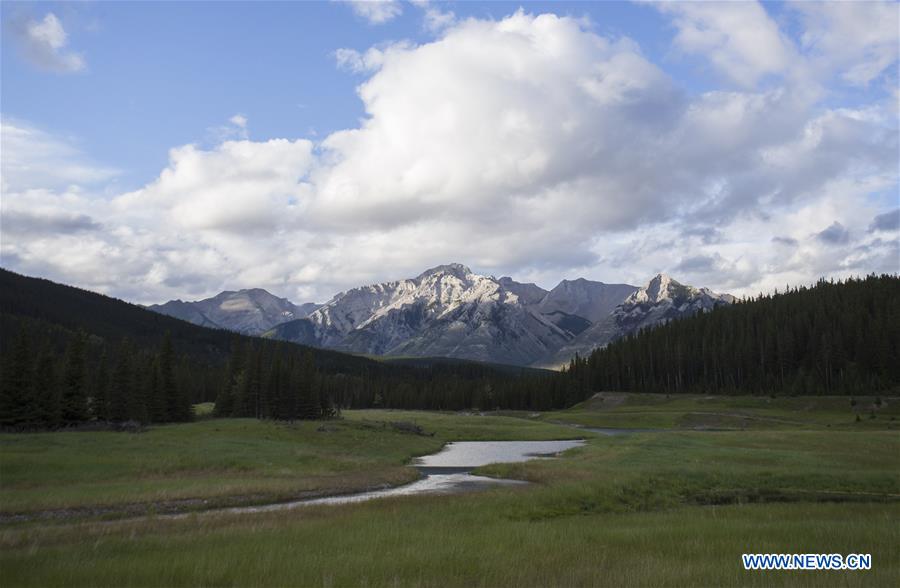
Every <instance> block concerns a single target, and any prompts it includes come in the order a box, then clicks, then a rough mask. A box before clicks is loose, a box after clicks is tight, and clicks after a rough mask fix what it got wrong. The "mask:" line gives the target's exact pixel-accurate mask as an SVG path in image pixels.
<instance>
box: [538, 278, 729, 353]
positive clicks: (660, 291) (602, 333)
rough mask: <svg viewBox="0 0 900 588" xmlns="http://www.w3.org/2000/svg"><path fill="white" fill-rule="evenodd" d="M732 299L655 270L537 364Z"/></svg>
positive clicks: (587, 349) (581, 350)
mask: <svg viewBox="0 0 900 588" xmlns="http://www.w3.org/2000/svg"><path fill="white" fill-rule="evenodd" d="M734 300H735V298H734V296H731V295H730V294H716V293H715V292H713V291H711V290H709V289H708V288H695V287H693V286H685V285H683V284H681V283H679V282H677V281H675V280H673V279H672V278H671V277H669V276H668V275H666V274H658V275H657V276H655V277H654V278H653V279H652V280H650V282H648V283H647V285H646V286H644V287H643V288H638V289H636V290H635V291H634V292H632V293H631V294H629V295H628V297H627V298H625V300H624V301H622V303H621V304H618V305H617V306H616V307H615V308H614V309H613V310H612V312H610V313H608V314H607V315H606V316H604V317H602V318H600V319H599V320H597V321H596V322H594V323H593V324H592V325H591V326H590V327H589V328H587V329H585V330H584V331H583V332H581V333H580V334H579V335H578V336H577V337H575V338H574V339H573V340H572V341H571V342H570V343H568V344H566V345H564V346H563V347H561V348H560V349H559V350H558V351H557V352H556V353H554V354H551V355H550V356H548V357H547V358H545V360H544V361H541V362H538V364H539V365H542V366H559V365H563V364H565V363H566V362H568V361H569V360H570V359H572V357H574V356H575V354H576V353H577V354H579V355H581V356H582V357H583V356H585V355H587V354H588V353H590V352H591V351H593V350H594V349H596V348H597V347H603V346H604V345H606V344H608V343H610V342H611V341H614V340H615V339H618V338H619V337H623V336H626V335H629V334H631V333H635V332H637V331H639V330H641V329H643V328H646V327H651V326H654V325H658V324H662V323H666V322H668V321H670V320H672V319H675V318H680V317H683V316H690V315H692V314H696V313H698V312H701V311H707V310H710V309H712V308H715V307H716V306H717V305H720V304H731V303H733V302H734Z"/></svg>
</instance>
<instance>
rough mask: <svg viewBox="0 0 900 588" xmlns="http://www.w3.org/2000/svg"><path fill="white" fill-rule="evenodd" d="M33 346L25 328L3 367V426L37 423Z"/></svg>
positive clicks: (0, 395) (0, 409)
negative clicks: (32, 383)
mask: <svg viewBox="0 0 900 588" xmlns="http://www.w3.org/2000/svg"><path fill="white" fill-rule="evenodd" d="M31 362H32V357H31V345H30V342H29V340H28V334H27V333H26V332H25V329H24V328H21V329H20V330H19V334H18V336H17V337H16V341H15V343H14V344H13V349H12V353H10V354H9V355H8V356H7V361H6V362H4V366H3V391H2V393H0V424H2V425H6V426H30V425H32V424H34V423H35V421H36V420H37V415H36V414H35V413H36V406H35V403H34V396H33V394H32V390H31V381H32V378H33V377H34V368H33V366H32V363H31Z"/></svg>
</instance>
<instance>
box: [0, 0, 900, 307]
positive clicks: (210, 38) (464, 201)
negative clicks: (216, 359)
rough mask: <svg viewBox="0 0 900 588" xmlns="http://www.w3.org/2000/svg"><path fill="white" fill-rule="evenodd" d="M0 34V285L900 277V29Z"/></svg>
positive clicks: (741, 8)
mask: <svg viewBox="0 0 900 588" xmlns="http://www.w3.org/2000/svg"><path fill="white" fill-rule="evenodd" d="M0 11H2V14H0V16H2V26H3V32H4V34H3V39H2V62H0V67H2V70H0V73H2V80H0V81H2V85H0V98H2V103H0V116H2V119H3V122H4V134H3V165H4V170H3V173H4V183H3V213H4V214H3V218H2V220H3V225H2V229H3V232H2V247H0V260H2V265H3V266H4V267H9V268H11V269H15V270H18V271H23V272H25V273H31V274H38V275H45V276H47V277H51V278H53V279H58V280H62V281H66V282H69V283H76V284H78V285H82V286H85V287H90V288H93V289H97V290H101V291H104V292H109V293H113V294H117V295H120V296H123V297H126V298H129V299H134V300H139V301H142V302H155V301H159V300H162V299H165V298H170V297H182V298H193V297H199V296H203V295H208V294H212V293H215V292H216V291H218V290H220V289H223V288H236V287H256V286H259V287H266V288H268V289H270V290H272V291H275V292H276V293H278V294H281V295H285V296H288V297H290V298H291V299H293V300H295V301H298V302H301V301H304V300H308V299H315V300H320V301H321V300H323V299H325V298H327V297H328V296H329V295H330V294H331V293H334V292H335V291H337V290H339V289H343V288H346V287H350V286H354V285H358V284H359V283H362V282H368V281H376V280H382V279H388V278H400V277H404V276H407V275H415V274H416V273H418V271H419V270H421V269H423V268H424V267H425V266H428V265H436V264H439V263H446V262H450V261H459V262H463V263H466V264H468V265H470V266H472V267H473V268H474V269H476V270H477V271H483V272H485V273H493V274H496V275H501V274H511V275H513V276H515V277H517V278H519V279H522V280H533V281H535V282H537V283H539V284H540V285H542V286H544V287H552V286H553V285H554V284H555V283H556V282H557V281H558V280H559V279H561V278H564V277H568V278H573V277H577V276H584V277H588V278H592V279H599V280H605V281H617V282H621V281H628V282H633V283H642V282H644V281H646V280H647V279H649V277H650V276H651V275H653V274H654V273H656V272H658V271H666V272H669V273H672V274H673V275H675V276H676V278H679V279H682V280H683V281H685V282H692V283H696V284H697V285H705V286H711V287H715V288H718V289H721V290H728V291H732V292H735V293H750V292H754V291H759V290H766V289H771V288H773V287H775V286H781V285H783V284H784V283H786V282H790V283H802V282H809V281H812V280H814V279H816V278H817V277H819V276H820V275H849V274H854V273H865V272H867V271H896V270H897V269H900V268H898V265H900V264H898V250H897V243H898V241H897V231H896V229H895V228H894V225H893V224H892V223H893V221H892V219H893V218H894V216H896V214H897V213H896V212H895V211H896V209H897V207H898V202H897V176H898V169H897V159H898V153H897V150H898V147H897V145H898V141H897V134H898V133H897V126H898V125H897V100H898V89H897V88H898V81H897V46H898V43H900V41H898V38H897V37H898V34H897V31H896V26H894V25H895V24H896V21H897V16H898V14H897V11H898V5H897V4H896V3H862V4H856V5H849V4H847V5H845V3H828V4H817V3H809V2H807V3H800V4H794V3H788V4H783V3H765V4H757V3H755V2H745V3H737V4H735V3H730V4H728V3H726V4H717V3H692V4H688V3H678V4H658V3H650V2H640V3H632V2H529V3H521V2H511V3H510V2H490V3H481V2H414V3H409V2H386V3H380V4H377V5H376V4H373V3H366V2H363V3H358V2H357V3H354V2H268V3H267V2H259V3H241V2H221V3H213V2H190V3H189V2H171V3H162V2H145V3H138V2H92V3H74V2H65V3H53V2H50V3H41V2H37V3H16V2H4V3H3V4H2V5H0ZM892 19H893V20H892ZM473 48H474V49H473ZM470 50H472V51H473V52H474V53H473V54H469V53H468V52H469V51H470ZM550 54H552V55H550ZM367 109H368V111H369V115H368V116H367V115H366V110H367ZM448 117H449V118H448ZM448 120H453V121H455V122H453V123H452V124H449V126H448V123H447V121H448ZM576 122H577V125H576V126H574V127H573V126H572V125H574V124H575V123H576ZM504 211H506V212H504ZM884 215H887V216H884ZM798 219H802V220H798ZM879 219H880V220H879ZM834 223H837V225H838V228H837V229H835V227H834ZM873 227H875V228H873ZM845 234H846V236H847V238H846V240H843V241H842V240H838V241H837V242H835V241H834V240H829V239H830V237H829V238H826V237H824V236H820V235H826V236H832V235H839V236H842V235H845ZM789 244H790V245H789ZM785 248H788V249H785ZM60 251H64V252H66V254H65V255H63V254H61V253H60ZM273 252H277V254H276V255H274V257H277V258H278V259H277V260H275V259H273Z"/></svg>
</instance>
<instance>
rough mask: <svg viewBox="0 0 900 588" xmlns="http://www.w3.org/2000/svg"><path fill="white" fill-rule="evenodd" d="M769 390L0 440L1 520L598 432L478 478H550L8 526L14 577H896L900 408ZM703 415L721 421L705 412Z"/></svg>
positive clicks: (276, 581)
mask: <svg viewBox="0 0 900 588" xmlns="http://www.w3.org/2000/svg"><path fill="white" fill-rule="evenodd" d="M610 398H611V397H610ZM752 400H753V399H746V398H734V399H730V401H731V402H729V399H723V400H717V401H716V402H713V401H710V400H708V399H704V398H688V399H678V400H674V401H671V399H665V398H664V397H663V398H655V399H653V398H645V397H634V395H624V396H622V395H619V396H617V397H616V400H615V401H612V400H609V399H606V398H605V399H604V400H602V401H598V399H597V398H595V399H593V400H592V401H589V402H588V403H584V404H583V405H580V406H578V407H575V408H574V409H572V410H570V411H562V412H557V413H546V414H542V415H535V414H523V415H521V417H522V418H514V417H511V416H480V415H462V414H449V413H422V412H409V411H353V412H348V413H346V414H345V415H344V419H342V420H341V421H333V422H328V423H299V424H296V425H284V424H273V423H258V422H255V421H250V420H209V421H202V422H197V423H192V424H188V425H172V426H166V427H158V428H153V429H150V430H148V431H147V432H144V433H139V434H130V433H86V432H85V433H49V434H35V435H17V436H16V435H2V436H0V474H2V484H0V490H2V497H3V500H2V509H3V512H4V513H12V512H29V511H30V512H35V511H36V510H40V509H45V508H55V507H58V506H59V505H68V506H69V507H87V506H95V505H98V504H125V503H135V502H146V501H155V500H160V496H181V497H185V498H187V497H191V498H198V497H206V498H209V499H210V500H213V501H215V500H222V497H227V496H232V497H234V496H239V497H243V499H246V497H247V495H248V489H254V490H252V491H251V493H252V492H258V493H259V494H258V496H257V497H256V499H257V500H260V501H262V500H261V498H262V497H268V498H271V497H273V496H279V495H288V494H293V495H297V494H302V493H304V492H330V491H331V489H334V488H338V489H346V488H350V487H351V486H353V485H354V484H358V485H359V486H360V487H361V486H368V485H372V484H379V483H399V482H400V481H404V480H406V479H411V478H409V477H404V476H414V474H413V473H412V472H410V469H409V468H408V467H405V466H404V464H405V463H407V462H408V460H409V459H410V458H411V457H412V456H414V455H421V454H426V453H431V452H433V451H436V450H437V449H439V448H440V446H441V445H442V444H443V443H444V442H445V441H448V440H464V439H466V440H487V439H496V440H511V439H523V440H524V439H534V440H537V439H559V438H572V437H584V438H586V439H587V443H586V445H585V446H583V447H580V448H577V449H574V450H571V451H569V452H567V453H566V454H565V455H564V456H563V457H562V458H560V459H555V460H539V461H532V462H528V463H524V464H507V465H492V466H487V467H484V468H481V469H480V470H479V471H478V472H479V473H482V474H485V475H492V476H503V477H512V478H518V479H524V480H528V481H531V482H533V484H531V485H528V486H522V487H514V488H512V487H504V488H497V489H493V490H489V491H486V492H482V493H476V494H466V495H460V496H427V497H423V496H418V497H416V496H411V497H397V498H391V499H385V500H380V501H373V502H368V503H361V504H354V505H341V506H315V507H304V508H300V509H295V510H291V511H283V512H271V513H259V514H225V513H205V514H204V513H196V514H191V515H189V516H188V517H187V518H182V519H168V518H164V517H153V516H151V517H149V518H143V519H130V520H129V519H123V520H112V521H110V520H100V519H99V518H97V517H94V518H91V517H86V516H80V517H76V518H73V519H71V520H69V519H59V518H57V519H50V520H37V521H31V522H7V523H5V524H3V525H0V582H2V584H3V586H81V585H93V586H158V585H165V586H193V585H211V586H360V585H362V586H504V585H505V586H511V585H516V586H531V585H541V586H574V585H579V586H605V585H652V586H657V585H706V586H711V585H715V586H771V585H791V586H795V585H799V586H857V585H858V586H894V585H897V583H898V580H900V558H898V557H897V553H898V551H897V548H898V546H900V525H898V524H897V521H898V519H900V434H898V432H897V431H896V430H894V429H893V425H892V423H894V422H895V421H892V420H891V419H890V416H891V415H892V414H895V413H893V412H892V411H894V410H895V408H896V407H897V406H898V405H900V399H897V398H885V399H883V401H882V403H881V406H880V408H879V412H878V413H877V416H876V418H875V419H868V420H861V421H860V422H859V423H857V421H856V419H855V414H853V413H851V412H850V410H849V409H850V406H849V404H848V402H849V400H848V399H846V398H841V399H829V398H820V399H814V401H815V402H817V403H818V404H811V402H813V400H811V399H808V398H806V399H784V400H783V401H778V402H774V403H769V404H768V405H766V406H759V405H754V404H753V402H752ZM756 400H757V401H759V399H756ZM794 401H797V402H804V404H802V405H796V406H795V405H792V404H791V403H792V402H794ZM873 402H874V400H873ZM614 404H615V405H614ZM860 405H861V402H860V401H858V402H857V404H856V406H860ZM844 407H846V410H845V408H844ZM854 408H855V407H854ZM701 409H704V410H701ZM698 412H702V413H713V414H717V415H718V414H723V413H728V414H741V415H744V414H745V413H746V414H753V415H759V416H761V417H766V418H764V419H763V420H762V421H761V422H765V423H770V426H768V427H766V426H763V425H762V424H757V425H755V426H752V427H745V428H744V430H741V428H735V430H729V431H714V432H711V431H692V430H677V429H678V428H681V429H690V428H691V427H690V426H688V423H690V422H695V421H685V420H683V419H684V417H683V415H686V414H694V413H698ZM650 413H654V414H653V416H648V415H649V414H650ZM845 413H847V414H845ZM866 414H868V413H866ZM616 415H620V417H619V418H617V416H616ZM639 415H643V416H639ZM679 415H682V416H679ZM785 420H789V421H792V422H794V423H796V424H793V425H791V426H788V425H787V423H785V422H783V421H785ZM398 421H403V422H415V423H417V424H418V425H419V426H421V427H423V428H424V429H425V431H426V432H428V433H434V435H433V436H430V435H429V436H421V435H414V434H409V433H404V432H402V431H400V430H398V429H396V428H395V427H392V426H391V425H390V424H388V423H390V422H398ZM561 422H573V423H577V424H581V425H595V426H607V427H646V428H662V425H663V424H664V423H666V422H670V423H676V424H677V425H678V427H677V428H676V430H670V431H652V432H643V433H636V434H632V435H622V436H603V435H595V434H592V433H590V432H587V431H579V430H578V429H576V428H573V427H568V426H563V425H560V424H555V423H561ZM651 423H656V426H654V427H651V426H650V425H651ZM692 426H694V425H692ZM696 426H706V427H711V425H710V424H708V421H704V422H703V423H701V424H700V425H696ZM320 428H322V429H323V430H319V429H320ZM715 428H720V427H715ZM721 428H726V427H721ZM67 460H69V461H71V462H72V463H66V462H67ZM76 470H78V471H76ZM8 474H9V476H8ZM348 480H349V481H348ZM129 482H130V483H131V485H130V486H129ZM154 483H158V484H160V486H159V487H153V484H154ZM220 484H225V486H220ZM227 484H232V485H231V486H227ZM60 486H61V487H60ZM66 486H68V487H69V488H68V489H67V488H65V487H66ZM226 489H227V491H226ZM98 497H102V499H103V500H105V501H106V502H101V501H99V500H98ZM11 505H16V506H11ZM747 552H785V553H818V552H822V553H843V554H846V553H871V554H872V556H873V569H872V570H870V571H866V572H836V571H831V572H749V571H744V570H743V568H742V566H741V562H740V556H741V554H742V553H747Z"/></svg>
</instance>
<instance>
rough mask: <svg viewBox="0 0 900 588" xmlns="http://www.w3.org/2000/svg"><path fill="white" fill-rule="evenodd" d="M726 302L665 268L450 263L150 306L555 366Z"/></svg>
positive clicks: (419, 352)
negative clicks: (316, 295)
mask: <svg viewBox="0 0 900 588" xmlns="http://www.w3.org/2000/svg"><path fill="white" fill-rule="evenodd" d="M732 301H733V298H732V297H730V296H728V295H727V294H725V295H720V294H715V293H713V292H711V291H709V290H707V289H705V288H699V289H698V288H694V287H692V286H684V285H682V284H680V283H678V282H676V281H675V280H673V279H671V278H669V277H668V276H666V275H664V274H660V275H658V276H656V277H655V278H653V279H652V280H651V281H650V282H649V283H648V284H647V285H646V286H644V287H643V288H638V287H637V286H630V285H628V284H604V283H602V282H592V281H589V280H585V279H577V280H563V281H562V282H560V283H559V284H558V285H557V286H556V287H555V288H553V289H552V290H550V291H547V290H544V289H543V288H541V287H539V286H537V285H535V284H527V283H520V282H516V281H515V280H513V279H512V278H510V277H502V278H495V277H493V276H484V275H480V274H476V273H474V272H472V270H470V269H469V268H468V267H466V266H464V265H462V264H458V263H451V264H447V265H440V266H437V267H433V268H431V269H429V270H427V271H425V272H422V273H421V274H419V275H418V276H416V277H415V278H409V279H405V280H397V281H392V282H384V283H381V284H372V285H368V286H361V287H359V288H353V289H351V290H347V291H345V292H341V293H339V294H337V295H335V296H334V297H333V298H332V299H331V300H329V301H328V302H326V303H325V304H323V305H320V306H317V305H302V306H295V305H294V304H292V303H291V302H290V301H288V300H285V299H283V298H277V297H275V296H272V295H271V294H269V293H268V292H266V291H265V290H258V289H257V290H240V291H238V292H223V293H221V294H219V295H218V296H215V297H213V298H209V299H207V300H201V301H198V302H182V301H180V300H175V301H171V302H167V303H166V304H163V305H155V306H151V307H150V308H151V309H152V310H156V311H157V312H163V313H165V314H169V315H171V316H175V317H178V318H182V319H184V320H187V321H190V322H192V323H195V324H199V325H204V326H213V327H220V328H225V329H230V330H234V331H240V332H242V333H248V334H263V335H264V336H266V337H271V338H276V339H283V340H286V341H292V342H296V343H302V344H306V345H313V346H316V347H324V348H330V349H336V350H339V351H347V352H352V353H363V354H371V355H393V356H411V357H452V358H459V359H471V360H477V361H486V362H494V363H510V364H516V365H535V366H550V367H555V366H559V365H563V364H565V363H567V362H568V361H569V359H571V358H572V357H573V356H574V355H575V354H576V353H579V354H581V355H584V354H587V353H589V352H590V351H591V350H592V349H594V348H596V347H600V346H603V345H606V344H607V343H609V342H610V341H613V340H614V339H616V338H618V337H621V336H623V335H627V334H629V333H632V332H635V331H637V330H639V329H642V328H644V327H648V326H652V325H655V324H659V323H663V322H666V321H669V320H671V319H673V318H676V317H680V316H686V315H689V314H693V313H696V312H700V311H702V310H708V309H710V308H713V307H714V306H716V305H717V304H727V303H730V302H732Z"/></svg>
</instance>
